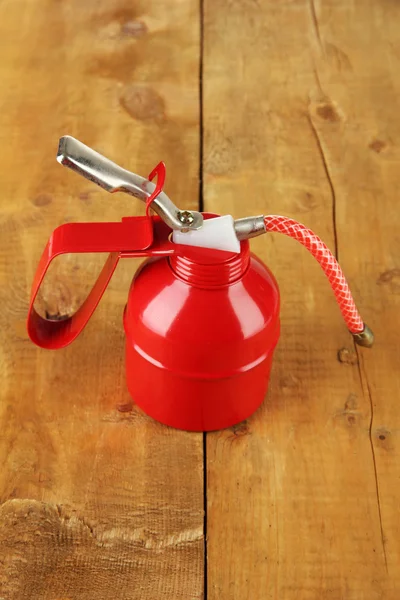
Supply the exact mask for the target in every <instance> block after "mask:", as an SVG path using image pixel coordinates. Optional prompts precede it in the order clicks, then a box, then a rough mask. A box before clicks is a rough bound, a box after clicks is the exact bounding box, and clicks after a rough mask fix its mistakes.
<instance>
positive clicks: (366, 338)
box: [351, 324, 374, 348]
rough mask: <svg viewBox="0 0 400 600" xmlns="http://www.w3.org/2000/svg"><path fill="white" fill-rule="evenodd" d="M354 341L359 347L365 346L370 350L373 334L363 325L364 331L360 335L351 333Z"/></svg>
mask: <svg viewBox="0 0 400 600" xmlns="http://www.w3.org/2000/svg"><path fill="white" fill-rule="evenodd" d="M351 335H352V336H353V338H354V341H355V342H356V344H358V345H359V346H365V348H371V346H372V345H373V343H374V334H373V333H372V331H371V329H370V328H369V327H368V325H365V324H364V329H363V330H362V331H360V333H352V334H351Z"/></svg>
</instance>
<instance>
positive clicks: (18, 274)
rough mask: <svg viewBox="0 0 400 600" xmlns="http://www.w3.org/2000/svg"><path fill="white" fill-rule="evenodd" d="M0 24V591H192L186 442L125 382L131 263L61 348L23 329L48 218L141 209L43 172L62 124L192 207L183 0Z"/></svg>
mask: <svg viewBox="0 0 400 600" xmlns="http://www.w3.org/2000/svg"><path fill="white" fill-rule="evenodd" d="M0 23H1V26H0V28H1V39H2V42H1V48H2V50H1V53H2V60H1V63H0V80H1V91H0V109H1V110H0V165H1V182H2V200H1V203H0V239H1V242H0V244H1V249H0V284H1V285H0V297H1V307H2V310H1V316H0V331H1V334H0V335H1V345H0V368H1V374H2V377H1V384H2V385H1V396H0V397H1V402H0V430H1V436H0V463H1V465H2V469H1V471H0V496H1V502H2V504H1V505H0V597H1V598H4V599H5V600H23V599H30V600H55V599H57V600H61V599H62V600H67V599H68V600H80V599H82V600H83V599H84V600H90V599H92V598H93V599H96V600H102V599H109V598H112V597H118V599H123V598H125V599H129V600H132V599H134V598H140V599H141V600H143V599H149V600H150V599H151V600H153V599H156V598H157V600H158V599H161V598H163V599H171V600H172V599H174V600H175V599H176V598H185V600H186V599H189V598H193V599H194V598H201V597H202V596H203V487H202V485H203V484H202V472H203V465H202V436H201V435H200V434H199V435H196V434H186V433H184V432H178V431H173V430H171V429H168V428H166V427H163V426H161V425H159V424H157V423H155V422H153V421H151V420H150V419H148V418H147V417H146V416H144V415H143V414H142V413H141V412H140V411H139V410H137V409H136V408H135V407H134V406H133V405H132V402H131V400H130V398H129V396H128V393H127V391H126V387H125V375H124V347H123V345H124V338H123V329H122V310H123V306H124V303H125V299H126V296H127V291H128V286H129V282H130V280H131V278H132V275H133V272H134V269H135V268H136V263H135V262H132V261H124V262H123V264H121V265H120V266H119V268H118V271H117V273H116V274H115V276H114V278H113V280H112V283H111V284H110V287H109V289H108V291H107V292H106V294H105V297H104V299H103V300H102V302H101V304H100V306H99V308H98V309H97V311H96V313H95V315H94V316H93V318H92V319H91V322H90V324H89V325H88V327H87V330H86V331H85V332H84V333H83V334H82V336H81V337H80V338H79V339H78V340H77V341H76V342H75V343H74V344H73V345H72V346H71V347H69V348H67V349H66V350H63V351H59V352H54V353H52V352H45V351H42V350H39V349H37V348H35V347H34V346H33V345H32V344H31V343H30V341H29V340H28V339H27V334H26V330H25V318H26V312H27V306H28V298H29V290H30V285H31V282H32V277H33V273H34V269H35V268H36V265H37V262H38V259H39V257H40V253H41V251H42V249H43V247H44V245H45V242H46V240H47V239H48V237H49V235H50V233H51V231H52V230H53V229H54V228H55V227H56V226H57V225H59V224H61V223H63V222H65V221H78V220H81V221H90V220H91V221H96V220H118V219H119V218H120V217H121V216H124V215H129V214H131V215H132V214H139V213H141V214H143V205H140V203H138V202H137V201H135V200H134V199H132V198H131V197H128V196H124V195H116V196H112V197H111V196H109V195H108V194H107V193H106V192H103V191H102V190H100V189H99V188H97V187H96V186H94V185H91V184H90V183H89V182H87V181H85V180H83V179H82V178H79V177H77V176H76V175H75V174H73V173H71V172H70V171H67V170H65V169H62V168H61V167H60V166H59V165H57V163H56V161H55V153H56V149H57V143H58V138H59V137H60V136H61V135H63V134H66V133H68V134H71V135H73V136H76V137H78V138H79V139H81V140H82V141H83V142H85V143H87V144H88V145H91V146H92V147H94V148H95V149H97V150H98V151H100V152H103V153H104V154H105V155H107V156H109V157H110V158H112V159H113V160H115V161H116V162H119V163H120V164H122V165H123V166H126V167H127V168H129V169H132V170H134V171H136V172H138V173H141V174H143V175H146V174H147V173H149V172H150V171H151V169H152V168H153V167H154V166H155V164H157V163H158V162H159V160H161V159H164V160H165V161H166V163H167V169H168V176H167V185H166V189H167V192H168V193H169V194H171V196H172V197H173V198H174V199H175V200H176V202H177V204H180V205H182V206H187V207H196V206H197V202H198V164H199V103H198V79H199V78H198V63H199V12H198V3H197V2H195V1H192V0H182V1H180V2H177V3H173V4H171V5H168V6H167V5H166V3H164V2H162V1H161V0H152V1H151V2H145V1H144V0H143V1H139V2H135V3H132V2H129V3H127V2H125V1H123V0H117V1H115V2H107V1H106V0H100V1H99V0H96V1H94V0H84V1H83V2H82V1H80V2H79V1H78V0H70V1H62V0H61V1H56V0H35V1H34V2H28V3H27V2H23V1H22V0H4V1H3V2H2V3H1V6H0ZM182 48H185V51H184V52H182ZM102 260H103V261H104V257H91V256H86V257H81V258H80V259H79V260H72V259H70V260H69V261H68V260H67V262H66V264H63V265H62V266H61V267H58V268H57V269H55V271H54V272H53V273H52V274H51V277H52V280H51V285H48V286H46V288H45V291H44V294H43V296H42V298H41V308H42V310H43V312H45V313H46V312H47V313H48V314H50V315H52V316H57V315H60V314H66V313H69V312H71V311H73V310H74V308H75V307H76V306H77V305H79V304H80V302H81V300H82V299H83V297H84V295H85V293H86V292H87V290H88V289H89V288H90V286H91V283H92V281H94V279H95V275H96V270H97V269H98V268H99V267H100V263H101V261H102Z"/></svg>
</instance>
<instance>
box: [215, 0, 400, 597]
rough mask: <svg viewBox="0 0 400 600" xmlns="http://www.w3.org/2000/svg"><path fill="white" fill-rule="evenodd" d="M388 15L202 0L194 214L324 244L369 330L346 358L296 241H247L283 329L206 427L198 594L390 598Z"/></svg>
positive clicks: (392, 51)
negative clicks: (221, 415) (267, 359)
mask: <svg viewBox="0 0 400 600" xmlns="http://www.w3.org/2000/svg"><path fill="white" fill-rule="evenodd" d="M399 12H400V7H399V6H398V5H396V3H389V2H379V1H378V0H373V1H371V2H368V3H365V2H362V1H361V0H356V1H354V2H350V3H337V2H333V1H328V2H324V3H320V2H315V3H314V2H312V1H310V2H307V1H305V0H303V1H296V2H279V3H278V2H274V1H273V0H268V1H265V2H253V1H250V0H244V1H242V2H231V3H229V10H228V9H227V6H226V3H225V2H223V1H222V0H212V1H211V0H206V1H205V19H204V33H205V40H204V50H205V55H204V63H203V64H204V73H203V86H204V202H205V209H206V210H213V211H218V212H220V213H226V212H233V214H234V215H235V216H244V215H246V214H259V213H264V214H265V213H267V214H284V215H288V216H292V217H294V218H297V219H298V220H300V221H302V222H304V223H306V224H307V225H308V226H310V227H311V228H313V229H315V230H316V231H317V232H318V233H319V234H320V235H321V237H322V238H323V239H324V240H325V241H326V242H327V243H328V244H329V245H330V246H331V247H332V248H335V238H337V246H338V251H339V258H340V260H341V262H342V264H343V267H344V270H345V272H346V273H347V275H348V277H349V281H350V284H351V286H352V288H353V290H354V294H355V296H356V298H357V300H358V301H359V304H360V308H361V309H362V313H363V315H364V316H365V319H366V321H367V322H369V323H370V325H371V327H373V328H374V329H375V331H376V335H377V343H376V346H375V348H374V349H373V350H371V351H368V350H359V351H358V352H357V354H356V353H355V350H354V347H353V343H352V339H351V337H350V336H349V334H348V333H347V332H346V330H345V328H344V326H343V324H342V322H341V320H340V314H339V311H338V309H337V308H336V306H335V302H334V299H333V297H332V294H331V292H330V290H329V286H328V285H327V283H326V282H324V281H323V275H322V274H321V271H320V269H319V267H318V266H317V265H316V264H314V262H313V259H312V258H311V257H310V256H309V255H308V254H307V253H306V251H305V250H303V249H301V248H300V247H298V246H297V245H296V244H295V242H292V241H291V240H288V239H281V238H279V237H278V236H275V237H274V236H273V235H271V236H267V237H266V238H263V239H258V240H255V241H254V243H253V248H254V249H255V251H256V252H257V253H259V255H260V256H261V257H262V258H263V259H264V260H265V261H266V262H267V263H268V265H270V266H271V267H272V270H273V271H274V272H275V273H276V275H277V277H278V280H279V283H280V286H281V292H282V299H283V304H282V337H281V341H280V344H279V347H278V350H277V352H276V357H275V364H274V369H273V373H272V377H271V384H270V390H269V393H268V396H267V400H266V402H265V403H264V405H263V406H262V408H261V409H260V410H259V411H258V412H257V413H256V414H255V415H254V416H253V417H252V418H250V419H249V420H248V421H247V422H246V423H245V424H242V425H241V426H239V427H236V428H233V430H229V431H223V432H217V433H212V434H209V435H207V553H208V554H207V555H208V598H209V600H217V599H220V598H224V599H227V598H229V599H239V598H240V600H244V599H246V598H249V599H250V598H251V600H255V599H261V598H262V599H265V598H274V599H275V598H285V600H290V599H291V598H293V599H294V598H296V600H300V599H301V600H314V599H317V598H318V599H320V598H326V599H328V598H329V599H330V600H336V599H338V600H339V599H340V598H346V600H356V599H357V600H359V599H362V598H365V599H367V598H368V599H369V600H372V599H378V598H385V600H386V599H388V598H398V593H399V589H400V561H399V540H400V536H399V518H398V506H399V496H400V487H399V470H398V461H399V425H400V414H399V411H398V407H397V403H398V392H399V377H398V368H397V364H398V358H399V340H398V334H397V328H396V326H395V323H397V322H398V310H399V296H398V287H399V286H398V280H399V275H398V272H399V265H398V256H399V236H398V234H397V229H398V226H399V219H400V218H399V215H398V211H397V210H396V201H397V199H396V191H397V190H398V183H399V175H398V173H399V164H398V160H399V151H398V139H399V122H398V114H397V112H398V110H397V107H398V98H399V85H400V84H399V78H398V72H399V54H398V52H397V50H396V48H398V44H399V30H398V27H397V25H396V24H397V23H398V19H399V18H400V14H399ZM221 32H223V34H221ZM343 349H344V351H342V352H340V353H338V351H340V350H343Z"/></svg>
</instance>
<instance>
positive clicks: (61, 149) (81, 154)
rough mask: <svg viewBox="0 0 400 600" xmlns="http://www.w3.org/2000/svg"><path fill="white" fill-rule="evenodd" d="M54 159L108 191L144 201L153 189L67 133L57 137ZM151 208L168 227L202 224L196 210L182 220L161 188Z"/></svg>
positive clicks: (201, 218)
mask: <svg viewBox="0 0 400 600" xmlns="http://www.w3.org/2000/svg"><path fill="white" fill-rule="evenodd" d="M57 160H58V162H59V163H60V164H61V165H64V166H66V167H69V168H70V169H72V170H73V171H75V172H76V173H79V174H80V175H83V176H84V177H86V179H89V181H93V182H94V183H97V185H99V186H100V187H102V188H103V189H105V190H106V191H107V192H110V193H114V192H126V193H128V194H131V195H132V196H135V198H139V200H143V201H144V202H146V201H148V200H149V198H151V196H152V195H153V193H154V190H155V189H156V186H155V185H154V183H151V182H150V181H148V180H147V179H145V178H144V177H140V175H136V174H135V173H131V172H130V171H127V170H126V169H123V168H122V167H120V166H118V165H117V164H115V163H114V162H112V161H111V160H109V159H108V158H105V156H102V155H101V154H99V153H98V152H96V151H95V150H92V149H91V148H89V147H88V146H86V145H85V144H82V142H80V141H79V140H76V139H75V138H73V137H71V136H69V135H65V136H63V137H62V138H60V142H59V146H58V152H57ZM151 208H152V209H153V210H154V212H156V213H157V214H158V215H159V216H160V217H161V218H162V220H163V221H164V222H165V223H166V224H167V225H168V226H169V227H171V229H178V230H182V231H183V230H185V231H188V230H192V229H199V228H200V227H201V226H202V224H203V215H202V214H201V213H199V212H197V211H188V212H190V214H191V215H192V217H193V219H192V222H191V223H188V222H185V223H183V222H182V219H181V217H180V215H181V214H182V212H183V211H181V210H179V208H177V207H176V206H175V204H174V203H173V202H172V200H170V198H169V197H168V196H167V194H166V193H165V192H163V191H161V192H160V193H159V194H158V195H157V196H156V197H154V199H153V200H152V204H151Z"/></svg>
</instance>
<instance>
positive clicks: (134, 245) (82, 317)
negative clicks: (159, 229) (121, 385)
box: [27, 217, 153, 349]
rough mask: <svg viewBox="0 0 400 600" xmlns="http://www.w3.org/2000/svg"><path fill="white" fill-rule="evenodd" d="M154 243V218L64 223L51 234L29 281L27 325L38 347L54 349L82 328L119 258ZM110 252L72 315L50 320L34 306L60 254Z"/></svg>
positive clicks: (142, 252) (145, 252)
mask: <svg viewBox="0 0 400 600" xmlns="http://www.w3.org/2000/svg"><path fill="white" fill-rule="evenodd" d="M152 243H153V220H152V219H148V218H147V217H128V218H125V219H123V220H122V222H120V223H66V224H65V225H61V226H60V227H58V228H57V229H56V230H55V231H54V232H53V234H52V235H51V237H50V239H49V241H48V243H47V245H46V248H45V249H44V252H43V254H42V257H41V259H40V261H39V265H38V267H37V270H36V273H35V277H34V280H33V285H32V292H31V298H30V305H29V312H28V320H27V329H28V334H29V337H30V338H31V340H32V341H33V342H34V343H35V344H36V345H37V346H40V347H41V348H48V349H56V348H63V347H64V346H67V345H68V344H70V343H71V342H72V341H73V340H74V339H75V338H76V337H77V336H78V335H79V334H80V332H81V331H82V330H83V328H84V327H85V325H86V323H87V322H88V321H89V319H90V317H91V316H92V314H93V312H94V310H95V308H96V306H97V305H98V303H99V302H100V299H101V297H102V295H103V293H104V291H105V289H106V287H107V285H108V282H109V281H110V279H111V277H112V274H113V273H114V271H115V268H116V266H117V264H118V261H119V259H120V258H122V257H123V256H124V255H127V256H147V255H148V254H149V250H148V249H149V248H150V246H151V245H152ZM81 252H109V253H110V254H109V256H108V258H107V260H106V262H105V264H104V267H103V269H102V271H101V273H100V275H99V277H98V278H97V281H96V283H95V284H94V286H93V288H92V290H91V292H90V293H89V295H88V297H87V298H86V300H85V301H84V303H83V304H82V306H81V307H80V308H79V309H78V311H77V312H76V313H75V314H74V315H72V316H71V317H67V318H66V319H63V320H59V321H49V320H48V319H44V318H43V317H41V316H40V315H39V314H38V313H37V312H36V310H35V308H34V302H35V299H36V296H37V294H38V292H39V289H40V285H41V283H42V281H43V279H44V276H45V275H46V272H47V270H48V268H49V266H50V263H51V262H52V261H53V260H54V258H56V256H59V255H60V254H68V253H81Z"/></svg>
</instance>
